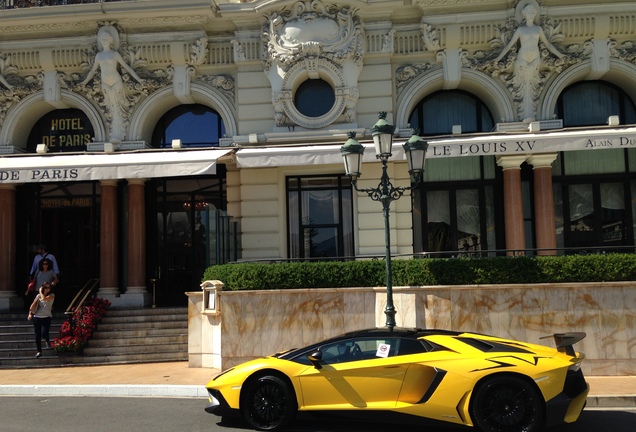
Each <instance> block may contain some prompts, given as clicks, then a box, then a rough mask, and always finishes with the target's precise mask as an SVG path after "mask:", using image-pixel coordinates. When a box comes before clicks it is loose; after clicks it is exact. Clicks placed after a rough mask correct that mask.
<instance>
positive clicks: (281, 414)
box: [241, 375, 298, 431]
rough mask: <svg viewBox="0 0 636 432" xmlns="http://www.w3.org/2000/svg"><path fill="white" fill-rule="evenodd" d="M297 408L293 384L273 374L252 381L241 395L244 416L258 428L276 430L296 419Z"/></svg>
mask: <svg viewBox="0 0 636 432" xmlns="http://www.w3.org/2000/svg"><path fill="white" fill-rule="evenodd" d="M297 409H298V408H297V403H296V396H295V394H294V391H293V389H292V388H291V386H290V385H288V384H287V383H286V382H285V381H283V380H282V379H280V378H279V377H277V376H273V375H266V376H262V377H260V378H258V379H256V380H253V381H251V382H250V383H248V384H247V387H246V388H245V389H244V392H243V394H242V396H241V412H242V413H243V417H245V420H246V421H247V422H248V423H249V424H250V425H251V426H252V427H253V428H254V429H258V430H263V431H274V430H278V429H281V428H283V427H285V426H286V425H287V424H289V423H290V422H291V421H292V420H293V419H294V417H295V415H296V411H297Z"/></svg>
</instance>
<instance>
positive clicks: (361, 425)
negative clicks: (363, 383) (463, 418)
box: [218, 410, 636, 432]
mask: <svg viewBox="0 0 636 432" xmlns="http://www.w3.org/2000/svg"><path fill="white" fill-rule="evenodd" d="M634 422H636V412H626V411H614V410H607V411H601V410H593V411H592V410H587V411H584V412H583V413H582V414H581V417H580V418H579V420H578V421H577V422H576V423H572V424H566V425H560V426H557V427H552V428H548V429H546V430H545V432H583V431H590V432H592V431H601V430H611V429H614V430H624V429H621V425H633V424H634ZM218 425H219V426H223V427H228V428H234V429H244V430H253V429H251V428H250V427H249V426H248V425H247V424H246V423H245V422H244V421H243V420H242V419H241V418H240V417H233V418H225V417H224V418H223V420H222V421H221V422H219V423H218ZM610 425H616V427H614V428H612V427H611V426H610ZM397 429H399V430H400V431H401V432H422V424H417V423H411V424H409V423H407V424H400V425H399V426H396V424H395V423H388V422H373V423H370V422H368V421H354V420H350V419H339V418H337V417H334V416H322V415H321V416H320V417H317V416H316V415H308V414H306V413H299V414H298V416H297V418H296V421H295V422H294V423H293V424H292V425H291V426H290V427H288V428H287V429H286V431H287V432H344V431H346V432H386V431H394V430H397ZM472 430H474V429H473V428H468V427H463V426H459V427H455V426H448V427H444V426H435V427H433V428H428V427H427V428H426V432H468V431H472Z"/></svg>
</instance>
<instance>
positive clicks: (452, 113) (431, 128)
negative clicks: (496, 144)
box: [409, 91, 494, 136]
mask: <svg viewBox="0 0 636 432" xmlns="http://www.w3.org/2000/svg"><path fill="white" fill-rule="evenodd" d="M409 123H410V125H411V127H412V128H413V129H418V130H419V131H420V135H422V136H431V135H446V134H450V133H451V132H452V130H453V126H454V125H460V126H461V127H462V133H474V132H488V131H490V130H492V129H493V127H494V123H493V119H492V115H491V114H490V111H489V110H488V108H486V106H485V105H484V104H483V102H481V101H480V100H479V99H477V98H476V97H475V96H473V95H471V94H470V93H466V92H462V91H439V92H437V93H433V94H432V95H430V96H428V97H426V98H425V99H423V100H422V101H421V102H420V103H418V104H417V106H416V107H415V109H414V110H413V112H412V113H411V116H410V117H409Z"/></svg>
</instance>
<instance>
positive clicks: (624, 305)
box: [189, 282, 636, 375]
mask: <svg viewBox="0 0 636 432" xmlns="http://www.w3.org/2000/svg"><path fill="white" fill-rule="evenodd" d="M635 290H636V284H635V283H633V282H624V283H622V282H621V283H600V284H595V283H586V284H554V285H552V284H543V285H485V286H434V287H413V288H410V287H394V303H395V307H396V309H397V316H396V320H397V324H398V326H403V327H421V328H439V329H449V330H459V331H473V332H479V333H485V334H491V335H495V336H501V337H506V338H512V339H518V340H522V341H526V342H531V343H537V344H543V345H547V346H553V345H552V344H553V342H552V339H551V338H549V339H545V340H542V339H541V338H542V337H544V336H551V335H552V334H553V333H559V332H568V331H584V332H586V333H587V337H586V338H585V339H584V340H583V341H582V342H579V343H578V344H577V345H576V346H575V349H576V350H578V351H582V352H584V353H585V355H586V361H585V362H584V363H583V369H584V372H585V373H586V374H589V375H634V374H636V343H635V341H636V325H635V324H636V296H635V295H634V293H635ZM200 298H201V293H190V304H191V324H190V328H189V333H190V347H189V352H190V363H191V365H193V366H195V365H196V366H197V367H200V366H203V367H219V366H218V363H217V364H216V366H213V364H212V363H211V362H210V361H211V359H212V358H213V357H214V355H216V356H217V357H216V358H217V360H218V358H219V356H220V361H221V365H222V366H221V367H222V368H223V369H226V368H228V367H231V366H233V365H236V364H237V363H240V362H243V361H246V360H249V359H252V358H255V357H259V356H262V355H268V354H272V353H275V352H277V351H281V350H284V349H288V348H293V347H301V346H304V345H308V344H310V343H313V342H317V341H320V340H322V339H325V338H328V337H331V336H335V335H337V334H340V333H343V332H346V331H350V330H356V329H362V328H368V327H375V326H383V325H384V323H385V316H384V307H385V302H386V292H385V289H384V288H383V287H382V288H341V289H314V290H312V289H299V290H280V291H231V292H230V291H228V292H222V293H221V296H220V315H219V316H218V317H215V318H210V317H209V316H207V315H203V314H201V308H200V307H199V305H198V304H197V302H199V303H200V301H201V300H200ZM219 329H220V330H219ZM199 332H200V334H197V333H199ZM201 341H203V342H201ZM212 346H214V347H217V349H218V350H219V351H215V352H214V353H213V352H212V351H210V350H211V348H210V347H212Z"/></svg>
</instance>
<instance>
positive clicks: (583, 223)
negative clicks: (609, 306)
mask: <svg viewBox="0 0 636 432" xmlns="http://www.w3.org/2000/svg"><path fill="white" fill-rule="evenodd" d="M557 115H558V116H559V117H560V118H562V119H563V124H564V125H565V126H569V127H575V126H578V127H582V126H601V125H606V124H607V121H608V117H609V116H613V115H617V116H619V118H620V121H621V124H633V123H636V107H635V105H634V102H633V101H632V100H631V99H630V98H629V96H628V95H627V94H626V93H625V92H624V91H623V90H621V89H620V88H619V87H617V86H614V85H612V84H609V83H606V82H603V81H586V82H582V83H577V84H574V85H572V86H570V87H568V88H567V89H565V90H564V91H563V94H562V95H561V96H560V97H559V100H558V102H557ZM634 161H636V154H635V153H633V152H631V151H626V150H622V149H602V150H593V151H589V150H588V151H569V152H562V153H560V154H559V157H558V159H557V161H556V162H555V164H554V165H553V176H554V177H553V178H554V191H555V193H554V200H555V216H556V221H557V246H558V247H560V248H566V250H567V249H571V248H576V250H577V251H579V252H580V251H581V250H585V251H590V252H596V251H611V250H617V251H620V250H624V249H621V248H620V247H621V246H623V247H624V246H629V245H633V244H634V222H633V220H634V217H633V210H634V205H633V204H630V202H632V201H633V198H631V197H632V196H633V194H634V191H635V189H634V181H633V177H634V174H633V172H634V169H633V167H634V166H636V165H633V162H634ZM630 171H631V173H630Z"/></svg>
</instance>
